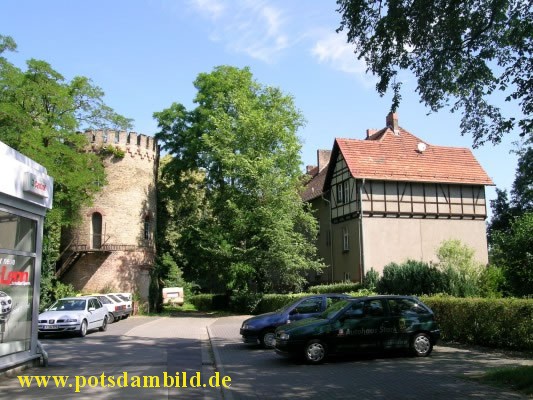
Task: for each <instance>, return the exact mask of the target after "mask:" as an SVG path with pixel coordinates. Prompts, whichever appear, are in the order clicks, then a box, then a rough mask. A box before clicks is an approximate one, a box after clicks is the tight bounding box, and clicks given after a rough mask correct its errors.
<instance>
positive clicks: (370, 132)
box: [366, 129, 378, 139]
mask: <svg viewBox="0 0 533 400" xmlns="http://www.w3.org/2000/svg"><path fill="white" fill-rule="evenodd" d="M377 132H378V130H377V129H367V130H366V138H367V139H372V136H374V135H375V134H376V133H377Z"/></svg>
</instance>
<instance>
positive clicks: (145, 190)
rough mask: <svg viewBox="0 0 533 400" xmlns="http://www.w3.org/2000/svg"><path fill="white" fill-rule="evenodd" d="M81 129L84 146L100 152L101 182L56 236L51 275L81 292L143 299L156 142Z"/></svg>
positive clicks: (150, 258)
mask: <svg viewBox="0 0 533 400" xmlns="http://www.w3.org/2000/svg"><path fill="white" fill-rule="evenodd" d="M84 134H85V135H86V136H87V138H88V141H89V143H90V145H89V148H88V151H94V152H98V153H100V154H101V155H102V156H103V162H104V167H105V170H106V176H107V184H106V185H105V186H104V187H103V188H102V191H101V192H100V193H98V194H97V195H96V196H95V198H94V202H93V205H92V206H91V207H85V208H84V209H82V211H81V217H82V223H81V224H80V225H79V226H78V227H77V228H75V229H71V230H69V231H67V232H64V234H63V235H62V251H63V256H62V258H61V260H60V263H59V264H58V270H57V272H56V276H57V277H60V278H61V280H62V281H63V282H64V283H71V284H72V285H73V286H74V287H75V289H76V290H80V291H82V292H86V293H90V292H106V291H107V292H111V291H115V292H132V293H136V294H138V295H139V296H140V297H141V299H142V300H143V301H146V300H147V298H148V288H149V285H150V270H151V268H153V266H154V260H155V244H154V233H155V224H156V220H155V217H156V177H157V166H158V161H159V160H158V159H159V149H158V146H157V143H156V141H155V139H154V138H152V137H149V136H146V135H141V134H137V133H135V132H129V133H128V132H124V131H121V132H118V131H88V132H85V133H84Z"/></svg>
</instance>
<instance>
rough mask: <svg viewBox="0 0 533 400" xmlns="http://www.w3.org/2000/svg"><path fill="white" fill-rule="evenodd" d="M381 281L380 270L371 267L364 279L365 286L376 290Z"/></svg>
mask: <svg viewBox="0 0 533 400" xmlns="http://www.w3.org/2000/svg"><path fill="white" fill-rule="evenodd" d="M378 282H379V272H378V271H376V270H375V269H374V268H370V271H367V272H366V274H365V278H364V279H363V288H365V289H368V290H376V287H377V285H378Z"/></svg>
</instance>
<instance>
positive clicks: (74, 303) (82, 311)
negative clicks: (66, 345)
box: [39, 296, 108, 336]
mask: <svg viewBox="0 0 533 400" xmlns="http://www.w3.org/2000/svg"><path fill="white" fill-rule="evenodd" d="M107 323H108V317H107V308H105V307H104V306H103V305H102V303H101V302H100V300H98V299H97V298H96V297H94V296H80V297H66V298H64V299H60V300H57V301H56V302H55V303H54V304H52V305H51V306H50V307H49V308H48V309H46V310H45V312H43V313H41V314H39V335H40V336H42V335H43V334H45V333H58V332H60V333H67V332H70V333H77V334H78V335H79V336H85V335H86V334H87V331H89V330H91V329H99V330H100V331H105V330H106V329H107Z"/></svg>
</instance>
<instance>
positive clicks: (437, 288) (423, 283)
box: [376, 260, 446, 295]
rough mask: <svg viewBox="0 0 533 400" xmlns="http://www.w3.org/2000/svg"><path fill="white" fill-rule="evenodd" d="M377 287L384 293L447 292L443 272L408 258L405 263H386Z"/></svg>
mask: <svg viewBox="0 0 533 400" xmlns="http://www.w3.org/2000/svg"><path fill="white" fill-rule="evenodd" d="M376 289H377V292H378V293H382V294H403V295H413V294H416V295H422V294H426V295H430V294H435V293H442V292H445V289H446V284H445V279H444V276H443V274H442V273H441V272H440V271H439V270H438V269H437V268H436V267H433V266H430V265H429V264H427V263H425V262H421V261H415V260H408V261H406V262H405V263H403V264H396V263H390V264H388V265H386V266H385V268H383V276H382V277H381V279H380V280H379V282H378V284H377V286H376Z"/></svg>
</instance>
